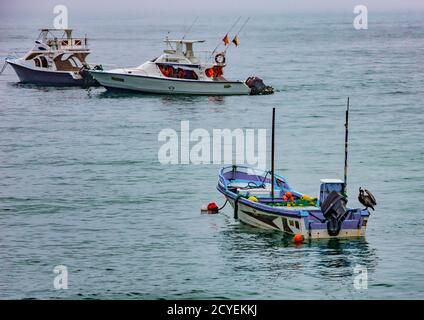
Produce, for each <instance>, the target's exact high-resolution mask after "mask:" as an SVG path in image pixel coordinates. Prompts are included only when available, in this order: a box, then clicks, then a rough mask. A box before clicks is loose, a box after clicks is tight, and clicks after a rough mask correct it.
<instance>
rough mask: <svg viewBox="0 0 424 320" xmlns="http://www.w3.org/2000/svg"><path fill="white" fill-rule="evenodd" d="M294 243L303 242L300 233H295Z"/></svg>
mask: <svg viewBox="0 0 424 320" xmlns="http://www.w3.org/2000/svg"><path fill="white" fill-rule="evenodd" d="M293 242H294V243H301V242H303V236H302V235H301V234H300V233H296V234H295V235H294V237H293Z"/></svg>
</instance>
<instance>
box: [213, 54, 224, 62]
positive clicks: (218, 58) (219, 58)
mask: <svg viewBox="0 0 424 320" xmlns="http://www.w3.org/2000/svg"><path fill="white" fill-rule="evenodd" d="M215 62H216V63H219V64H224V63H225V55H224V54H223V53H218V54H217V55H216V56H215Z"/></svg>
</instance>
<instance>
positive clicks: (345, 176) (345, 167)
mask: <svg viewBox="0 0 424 320" xmlns="http://www.w3.org/2000/svg"><path fill="white" fill-rule="evenodd" d="M348 140H349V97H347V106H346V120H345V158H344V183H343V194H345V195H346V191H347V155H348Z"/></svg>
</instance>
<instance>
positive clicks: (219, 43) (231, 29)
mask: <svg viewBox="0 0 424 320" xmlns="http://www.w3.org/2000/svg"><path fill="white" fill-rule="evenodd" d="M240 19H241V16H240V17H238V18H237V20H236V22H234V23H233V25H232V26H231V28H230V29H229V30H228V31H227V33H226V34H225V35H227V34H229V33H230V32H231V31H233V29H234V27H235V26H236V24H237V23H238V22H239V21H240ZM221 41H222V40H220V41H219V42H218V44H217V46H216V47H215V49H213V51H212V53H211V57H212V56H213V54H214V53H215V51H216V50H217V49H218V47H219V46H220V45H221Z"/></svg>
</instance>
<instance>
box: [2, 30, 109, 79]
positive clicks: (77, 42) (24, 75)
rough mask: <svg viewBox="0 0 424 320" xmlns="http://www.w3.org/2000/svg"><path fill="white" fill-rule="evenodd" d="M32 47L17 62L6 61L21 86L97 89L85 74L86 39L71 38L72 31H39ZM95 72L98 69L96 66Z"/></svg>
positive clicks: (13, 59) (87, 67)
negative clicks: (93, 87) (87, 87)
mask: <svg viewBox="0 0 424 320" xmlns="http://www.w3.org/2000/svg"><path fill="white" fill-rule="evenodd" d="M40 31H41V32H40V35H39V36H38V38H37V39H36V40H35V45H34V47H33V48H32V49H31V50H29V51H28V52H27V53H26V54H25V55H24V56H23V57H21V58H7V59H6V61H5V63H6V64H5V66H6V65H11V66H12V67H13V69H14V70H15V72H16V74H17V75H18V77H19V80H20V81H21V82H22V83H32V84H38V85H50V86H92V85H98V83H97V82H96V81H95V80H93V78H92V77H91V76H90V75H89V74H88V73H87V70H88V69H90V66H89V65H88V64H87V62H86V61H85V59H86V58H87V56H88V55H89V54H90V49H89V48H88V45H87V38H73V37H72V29H41V30H40ZM95 68H101V67H100V66H96V67H95Z"/></svg>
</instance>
